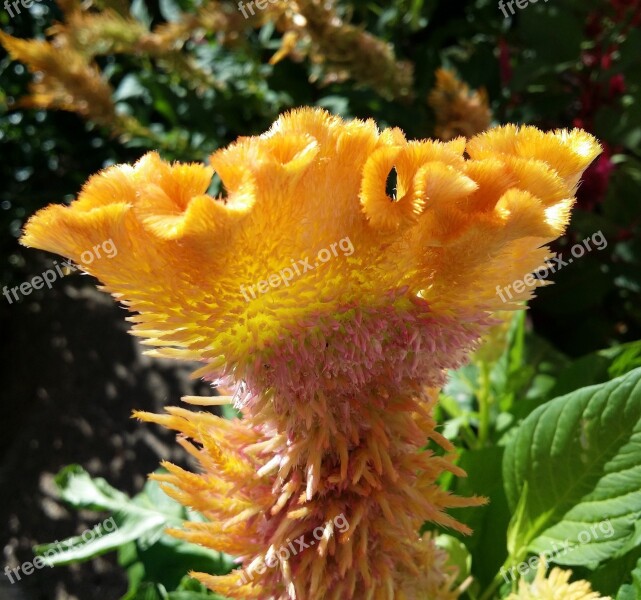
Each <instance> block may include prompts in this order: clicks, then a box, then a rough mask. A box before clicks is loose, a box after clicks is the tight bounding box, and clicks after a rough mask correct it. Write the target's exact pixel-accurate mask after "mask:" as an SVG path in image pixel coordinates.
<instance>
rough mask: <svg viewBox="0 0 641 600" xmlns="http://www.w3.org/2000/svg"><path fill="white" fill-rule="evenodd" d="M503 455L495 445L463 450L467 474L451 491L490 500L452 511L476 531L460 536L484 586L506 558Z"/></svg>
mask: <svg viewBox="0 0 641 600" xmlns="http://www.w3.org/2000/svg"><path fill="white" fill-rule="evenodd" d="M502 458H503V448H501V447H496V446H495V447H488V448H482V449H480V450H464V451H462V452H461V457H460V460H459V462H458V465H459V466H460V467H461V468H462V469H464V470H465V471H466V472H467V474H468V476H467V477H464V478H455V479H454V482H455V487H454V488H453V490H452V492H453V493H455V494H457V495H459V496H471V495H474V494H476V495H479V496H484V497H486V498H488V499H489V502H488V504H486V505H485V506H478V507H474V508H463V509H455V510H453V511H452V514H453V516H455V517H456V518H457V519H459V520H460V521H461V522H463V523H465V524H466V525H468V526H469V527H470V528H471V529H472V530H473V533H472V535H471V536H469V537H468V536H461V537H460V539H461V541H463V542H464V543H465V545H466V547H467V548H468V550H469V551H470V553H471V555H472V574H473V576H474V578H475V579H476V580H478V581H479V582H480V583H481V585H482V586H486V585H488V584H489V583H490V582H491V581H492V579H493V578H494V576H495V575H496V572H497V571H498V570H499V568H500V567H501V565H502V564H503V563H504V561H505V559H506V557H507V550H506V540H505V531H506V530H507V526H508V523H509V520H510V512H509V510H508V507H507V501H506V499H505V492H504V491H503V481H502V476H501V461H502ZM448 533H449V532H448ZM457 537H458V536H457Z"/></svg>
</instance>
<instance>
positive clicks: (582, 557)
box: [503, 369, 641, 568]
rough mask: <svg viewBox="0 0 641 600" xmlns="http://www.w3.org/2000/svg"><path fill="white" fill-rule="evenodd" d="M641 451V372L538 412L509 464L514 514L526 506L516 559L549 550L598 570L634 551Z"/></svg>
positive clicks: (508, 455)
mask: <svg viewBox="0 0 641 600" xmlns="http://www.w3.org/2000/svg"><path fill="white" fill-rule="evenodd" d="M640 453H641V369H636V370H634V371H631V372H630V373H628V374H627V375H625V376H623V377H620V378H618V379H615V380H613V381H610V382H609V383H606V384H601V385H597V386H592V387H588V388H583V389H580V390H578V391H576V392H573V393H571V394H568V395H567V396H563V397H561V398H556V399H554V400H552V401H550V402H548V403H547V404H545V405H543V406H541V407H539V408H538V409H537V410H535V411H534V412H533V413H532V414H531V415H530V416H529V417H528V418H527V419H525V421H523V423H522V424H521V426H520V427H519V428H518V430H517V432H516V434H515V435H514V436H513V437H512V438H511V440H510V442H509V443H508V445H507V447H506V451H505V456H504V460H503V479H504V483H505V492H506V495H507V499H508V503H509V506H510V508H511V510H512V512H513V513H514V512H515V510H516V508H517V505H518V503H519V501H521V502H523V506H522V511H521V514H520V515H519V517H518V518H517V517H516V516H515V515H514V514H513V521H512V525H511V535H512V538H511V541H512V544H513V548H511V550H512V552H511V557H512V559H513V560H515V561H517V562H518V561H520V560H522V559H523V558H524V557H525V556H526V555H527V553H528V552H532V553H536V554H538V553H543V552H545V553H546V555H547V556H550V555H551V554H552V560H553V561H554V562H556V563H558V564H564V565H584V566H587V567H588V568H595V567H596V566H597V565H598V564H599V563H601V562H603V561H605V560H607V559H609V558H612V557H615V556H617V554H618V553H619V552H621V551H625V550H627V549H629V547H630V543H631V541H632V540H633V538H634V535H635V527H634V522H635V521H636V518H637V517H638V515H639V514H641V465H640V464H639V462H638V458H637V457H638V456H639V454H640ZM524 495H526V497H525V498H523V496H524ZM557 549H559V552H558V553H557V552H556V550H557Z"/></svg>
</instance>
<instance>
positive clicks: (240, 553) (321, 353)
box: [22, 109, 600, 600]
mask: <svg viewBox="0 0 641 600" xmlns="http://www.w3.org/2000/svg"><path fill="white" fill-rule="evenodd" d="M599 152H600V147H599V145H598V143H597V142H596V141H595V140H594V138H593V137H591V136H590V135H589V134H587V133H585V132H583V131H580V130H573V131H554V132H551V133H543V132H541V131H539V130H537V129H536V128H534V127H522V128H519V127H516V126H512V125H508V126H506V127H499V128H496V129H493V130H491V131H489V132H487V133H484V134H481V135H478V136H476V137H474V138H473V139H470V140H465V139H464V138H457V139H454V140H452V141H450V142H448V143H442V142H435V141H429V140H421V141H408V140H407V139H406V138H405V136H404V134H403V133H402V132H401V131H400V130H399V129H385V130H384V131H379V130H378V129H377V127H376V124H375V123H374V122H373V121H371V120H367V121H361V120H354V121H350V122H345V121H343V120H342V119H340V118H338V117H334V116H331V115H329V114H328V113H326V112H325V111H322V110H317V109H301V110H295V111H293V112H291V113H289V114H286V115H284V116H282V117H281V118H279V119H278V120H277V121H276V122H275V123H274V125H273V126H272V127H271V129H270V130H269V131H267V132H266V133H265V134H263V135H261V136H257V137H245V138H240V139H239V140H238V141H237V142H236V143H234V144H232V145H231V146H229V147H228V148H226V149H222V150H220V151H218V152H216V153H215V154H214V155H213V156H212V157H211V167H210V166H205V165H203V164H168V163H166V162H163V161H162V160H161V159H160V158H159V157H158V155H157V154H155V153H150V154H147V155H146V156H144V157H143V158H142V159H140V160H139V161H138V162H137V163H136V164H135V165H134V166H129V165H119V166H114V167H110V168H108V169H106V170H105V171H103V172H102V173H99V174H97V175H95V176H93V177H92V178H91V179H90V180H89V181H88V182H87V184H86V185H85V187H84V188H83V190H82V192H81V193H80V195H79V197H78V198H77V200H75V201H74V202H73V203H72V204H71V206H69V207H66V206H59V205H52V206H49V207H47V208H45V209H43V210H41V211H40V212H39V213H38V214H37V215H35V216H34V217H33V218H32V219H31V220H30V221H29V223H28V225H27V227H26V232H25V235H24V237H23V239H22V241H23V243H24V244H25V245H27V246H34V247H37V248H41V249H45V250H48V251H51V252H56V253H58V254H62V255H64V256H67V257H69V258H71V259H73V260H75V261H78V262H79V263H80V262H81V261H79V258H80V255H81V254H82V253H83V252H84V251H85V250H88V249H89V250H90V249H91V248H92V247H93V246H94V245H96V244H100V243H102V242H103V241H104V240H107V239H112V240H113V242H114V243H115V245H116V247H117V248H118V253H117V256H114V257H113V258H107V257H102V258H96V260H95V261H94V262H93V263H92V264H91V265H88V266H86V270H87V271H88V272H90V273H91V274H93V275H95V276H96V277H98V278H99V279H100V280H101V282H102V283H103V284H104V287H105V289H106V290H108V291H109V292H111V293H112V294H113V296H114V298H115V299H116V300H117V301H119V302H121V303H122V304H124V305H125V306H126V307H127V308H128V309H129V310H130V311H131V312H132V313H133V315H134V316H132V317H130V319H131V321H132V322H133V323H134V326H133V333H134V334H135V335H137V336H140V337H141V338H145V340H144V342H143V343H145V344H148V345H150V346H152V347H153V349H152V350H151V351H150V352H151V353H152V354H153V355H155V356H161V357H171V358H178V359H183V360H187V361H199V362H200V363H201V365H202V366H201V368H200V369H198V371H196V373H195V375H196V376H201V377H204V378H206V379H207V380H210V381H212V382H214V383H216V384H218V385H222V386H224V387H227V388H231V389H233V391H234V401H235V404H236V406H237V408H239V409H240V410H241V411H242V413H243V419H237V420H231V421H230V420H224V419H222V418H219V417H217V416H214V415H213V414H211V413H210V412H194V411H191V410H187V409H182V408H168V409H167V414H165V415H150V414H139V416H140V417H141V418H142V419H145V420H147V421H153V422H155V423H160V424H162V425H164V426H166V427H169V428H171V429H174V430H176V431H178V432H179V433H180V436H179V441H180V443H181V444H182V445H183V446H184V447H185V448H186V449H187V451H188V452H189V453H191V454H192V455H193V456H194V457H195V458H196V459H197V461H199V463H200V465H201V467H202V468H201V472H200V473H198V474H196V473H190V472H188V471H186V470H183V469H182V468H179V467H177V466H174V465H171V464H166V465H165V466H166V468H167V469H168V470H169V473H168V474H164V475H160V476H158V477H157V479H159V480H161V481H162V482H163V484H164V487H165V489H166V490H167V492H168V493H169V494H170V495H172V496H173V497H174V498H177V499H178V500H179V501H180V502H182V503H184V504H185V505H188V506H191V507H193V508H194V509H196V510H197V511H200V512H201V513H202V514H203V515H204V516H205V517H206V518H207V521H206V522H188V523H186V524H185V526H184V529H181V530H175V531H172V534H173V535H175V536H178V537H180V538H183V539H186V540H190V541H192V542H195V543H198V544H202V545H204V546H207V547H210V548H213V549H216V550H220V551H224V552H228V553H230V554H233V555H235V556H237V557H239V563H240V565H239V566H240V568H239V569H237V570H235V571H233V572H232V573H230V574H228V575H224V576H212V575H209V574H205V573H195V574H194V576H195V577H196V578H198V579H199V580H200V581H202V582H204V583H205V584H206V585H207V586H208V587H209V588H211V589H212V590H214V591H216V592H218V593H220V594H222V595H225V596H228V597H230V598H258V599H260V600H267V599H272V600H276V599H278V600H284V599H294V598H297V599H299V600H321V599H327V600H346V599H347V600H349V599H360V598H363V599H372V600H392V599H394V600H414V599H419V598H430V599H432V600H441V599H450V598H456V597H457V595H458V593H459V592H460V590H458V589H457V587H456V584H455V579H456V572H455V571H453V570H451V569H450V568H449V567H447V566H446V560H447V556H446V555H445V554H444V552H443V551H442V550H441V549H439V548H438V547H437V546H436V545H435V543H434V541H433V538H432V537H431V535H430V534H429V533H428V534H425V535H423V536H422V537H421V536H420V535H419V533H418V532H419V530H420V529H421V527H422V525H423V523H425V522H426V521H427V522H429V523H432V524H435V525H436V524H438V525H441V526H445V527H449V528H453V529H456V530H459V531H466V527H465V526H464V525H462V524H460V523H458V522H457V521H456V520H455V519H454V518H452V517H451V516H449V515H448V514H447V509H449V508H452V507H461V506H470V505H475V504H480V503H482V502H483V501H484V500H483V499H479V498H468V499H462V498H458V497H455V496H453V495H451V494H449V493H447V492H445V491H443V490H442V489H440V488H439V486H438V485H437V479H438V478H439V476H440V475H441V474H442V473H443V472H445V471H449V472H452V473H454V474H456V475H459V476H462V475H464V473H463V472H462V471H461V470H460V469H459V468H458V467H457V466H456V465H455V464H454V460H453V448H452V447H451V446H450V444H449V443H448V442H447V441H446V440H445V439H444V438H443V437H442V436H441V435H440V434H439V433H438V432H437V430H436V428H435V423H434V420H433V417H432V409H433V406H434V402H435V398H436V395H437V389H438V388H439V386H441V385H442V384H443V381H444V378H445V373H446V370H447V369H452V368H456V367H458V366H460V365H461V364H463V363H464V361H465V360H466V356H468V355H469V353H470V352H471V351H473V350H474V349H475V348H476V346H477V344H478V340H479V339H480V337H481V336H482V335H483V334H484V332H486V331H487V330H488V328H489V327H491V326H492V325H493V324H494V323H496V322H497V320H496V318H495V313H497V312H498V311H505V310H515V309H518V308H521V307H522V302H523V301H524V300H526V299H528V298H529V297H531V295H532V293H533V291H534V288H535V287H536V286H537V285H541V283H540V282H536V281H535V283H534V284H533V285H532V286H530V287H529V288H526V289H525V290H524V291H523V292H522V293H521V294H516V295H514V296H513V298H512V299H511V301H510V302H509V303H507V304H505V303H503V302H502V300H501V299H500V297H499V296H498V295H497V293H496V289H497V286H500V287H503V286H506V285H509V284H511V283H512V282H514V281H516V280H521V279H523V277H524V275H525V274H527V273H530V272H532V271H534V270H535V269H537V268H538V267H540V266H542V265H543V263H544V262H545V260H546V259H547V258H548V257H549V256H550V254H549V250H548V249H547V248H546V247H545V245H544V244H546V243H547V242H549V241H551V240H553V239H555V238H556V237H557V236H559V235H560V234H561V233H562V232H563V230H564V228H565V226H566V224H567V222H568V218H569V213H570V210H571V207H572V204H573V202H574V195H575V192H576V189H577V185H578V182H579V178H580V176H581V174H582V172H583V171H584V169H585V168H586V167H587V166H588V165H589V164H590V162H591V161H592V160H593V159H594V158H595V157H596V156H597V155H598V154H599ZM214 172H216V173H217V174H218V175H219V176H220V178H221V180H222V182H223V184H224V187H225V190H226V195H225V197H223V198H213V197H211V196H209V195H207V190H208V188H209V186H210V182H211V179H212V176H213V173H214ZM390 173H393V174H394V175H395V176H396V189H395V191H394V192H393V193H392V192H391V191H389V188H390V187H391V186H390V185H389V182H390V181H391V177H390ZM205 402H206V401H203V403H205ZM426 447H427V449H425V448H426ZM337 523H340V524H341V526H340V527H338V526H337ZM345 523H347V524H348V526H342V525H343V524H345Z"/></svg>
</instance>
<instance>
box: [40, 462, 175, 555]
mask: <svg viewBox="0 0 641 600" xmlns="http://www.w3.org/2000/svg"><path fill="white" fill-rule="evenodd" d="M55 481H56V484H57V486H58V488H59V490H60V496H61V498H62V499H63V500H64V501H65V502H67V503H68V504H70V505H71V506H72V507H74V508H77V509H90V510H94V511H109V512H111V513H112V515H113V516H112V517H110V518H109V519H107V520H105V521H103V523H100V524H99V525H98V526H96V527H95V528H93V529H92V530H88V531H85V532H84V533H83V534H82V535H80V536H75V537H72V538H69V539H67V540H64V541H63V542H60V543H55V544H43V545H40V546H36V548H35V552H36V554H37V555H39V556H42V557H43V558H44V559H45V562H46V563H47V565H50V566H55V565H64V564H69V563H72V562H81V561H85V560H89V559H91V558H94V557H95V556H98V555H100V554H104V553H105V552H111V551H113V550H116V549H118V548H119V547H120V546H124V545H125V544H128V543H129V542H132V541H140V540H147V541H148V543H150V541H153V540H154V539H157V538H158V537H159V536H160V535H161V534H162V531H163V530H164V528H165V527H167V526H168V525H174V526H179V525H180V524H181V523H182V521H183V520H184V517H185V513H184V512H183V511H182V509H181V508H178V509H177V508H176V506H177V503H175V502H174V501H173V500H171V499H169V497H168V496H167V495H166V494H164V492H162V491H161V490H160V488H159V487H158V486H157V484H156V483H155V482H150V483H148V484H147V486H146V488H145V490H146V493H144V494H141V495H140V496H138V497H137V498H135V499H133V500H132V499H131V498H129V497H128V496H127V495H126V494H123V493H122V492H119V491H118V490H116V489H115V488H113V487H111V486H110V485H109V484H108V483H107V482H106V481H105V480H104V479H101V478H96V479H92V478H91V476H90V475H89V473H87V472H86V471H85V470H84V469H83V468H82V467H80V466H78V465H71V466H68V467H65V468H64V469H62V471H60V473H59V474H58V475H57V476H56V479H55Z"/></svg>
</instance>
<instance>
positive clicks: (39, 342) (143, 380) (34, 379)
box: [0, 261, 211, 600]
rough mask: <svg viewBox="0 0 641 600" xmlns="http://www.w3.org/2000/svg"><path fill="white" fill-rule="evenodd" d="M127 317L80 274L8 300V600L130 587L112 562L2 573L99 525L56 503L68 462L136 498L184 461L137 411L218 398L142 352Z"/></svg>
mask: <svg viewBox="0 0 641 600" xmlns="http://www.w3.org/2000/svg"><path fill="white" fill-rule="evenodd" d="M40 267H41V269H40V270H38V269H37V268H34V267H31V269H30V270H32V271H33V275H36V274H38V273H41V272H42V269H45V268H47V265H46V263H44V262H42V261H41V262H40ZM25 280H28V279H27V278H25ZM125 316H126V312H125V310H124V309H123V308H121V307H118V306H117V305H116V304H115V303H114V302H113V301H112V299H111V298H110V297H109V296H108V295H107V294H104V293H102V292H98V291H97V290H96V289H95V281H94V280H93V279H92V278H90V277H88V276H84V275H79V274H71V275H69V276H67V277H65V278H64V279H60V280H58V281H56V282H55V283H54V284H53V289H51V290H48V289H46V288H45V289H44V290H40V291H34V292H33V293H32V294H31V295H30V296H28V297H24V298H23V299H22V300H21V301H19V302H14V303H13V304H11V305H10V304H9V303H8V302H7V301H6V299H5V298H4V297H0V341H1V344H0V347H1V352H2V360H1V361H0V365H1V366H0V369H2V373H1V381H2V386H3V389H2V420H1V424H2V428H1V431H2V435H0V543H1V544H2V548H3V557H2V559H3V560H2V562H1V563H0V600H71V599H77V600H89V599H92V598H94V599H98V600H117V599H118V598H120V597H121V596H122V595H123V593H124V592H125V590H126V580H125V578H124V575H123V573H122V572H121V571H120V569H119V568H118V567H117V565H116V560H115V556H114V555H105V556H104V557H101V558H100V559H98V560H95V561H93V562H90V563H85V564H83V565H74V566H71V567H59V568H54V569H51V568H44V569H42V570H37V571H35V572H34V573H33V574H32V575H30V576H23V577H22V579H21V581H16V582H15V583H14V584H13V585H12V584H10V583H9V580H8V578H7V577H6V576H5V574H4V569H5V566H9V567H16V566H18V564H21V563H23V562H25V561H32V560H33V558H34V555H33V551H32V547H33V545H34V544H37V543H45V542H52V541H55V540H62V539H64V538H66V537H69V536H70V535H73V534H77V533H81V532H83V531H84V530H86V529H87V528H88V527H91V526H93V525H94V524H95V523H97V522H98V521H99V520H100V515H95V514H90V513H87V514H83V515H79V514H78V513H77V512H75V511H73V510H68V509H67V508H65V507H64V506H63V505H61V504H60V503H59V502H58V501H57V499H56V496H55V486H54V483H53V477H54V475H55V474H56V473H57V472H58V471H59V470H60V469H61V468H62V467H64V466H66V465H68V464H71V463H78V464H80V465H81V466H83V467H84V468H85V469H87V470H88V471H89V472H90V473H91V474H92V475H94V476H100V477H104V478H105V479H106V480H107V481H108V482H109V483H111V484H112V485H114V486H115V487H116V488H118V489H121V490H123V491H125V492H127V493H129V494H132V495H133V494H135V493H137V492H139V491H140V489H141V488H142V486H143V484H144V482H145V477H146V474H147V473H149V472H151V471H153V470H154V469H155V468H156V467H157V466H158V462H159V461H160V460H161V459H163V458H170V459H173V460H179V461H182V458H183V457H182V455H181V454H179V453H178V450H177V449H178V447H177V445H176V444H175V443H174V441H173V440H174V436H173V435H172V434H170V433H169V432H165V431H163V430H161V429H160V428H158V427H156V426H154V425H147V424H140V423H138V422H136V421H134V420H132V419H131V411H132V410H133V409H135V408H140V409H144V410H152V411H160V410H161V409H162V407H163V406H165V405H169V404H179V403H180V402H179V400H180V396H182V395H184V394H199V393H205V394H206V393H211V392H208V388H207V386H206V385H205V384H203V383H201V382H193V381H190V380H189V379H188V374H189V372H190V371H191V369H190V368H189V366H187V365H180V364H178V363H174V362H171V361H160V360H156V359H150V358H148V357H145V356H143V355H142V354H141V347H140V346H139V344H138V342H137V341H136V339H135V338H133V337H132V336H130V335H128V334H127V333H126V331H127V323H125V321H124V317H125ZM103 518H104V516H103Z"/></svg>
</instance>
